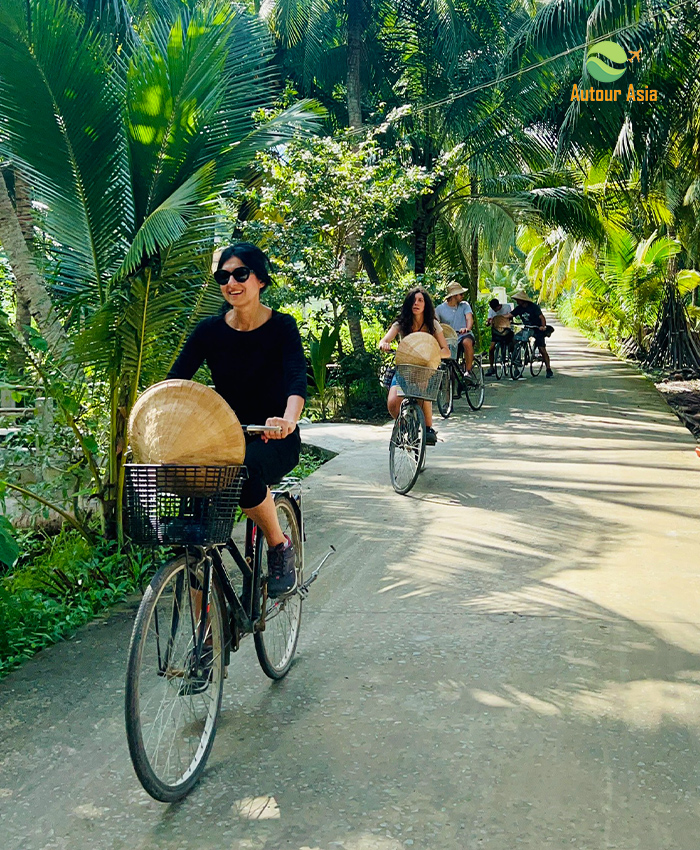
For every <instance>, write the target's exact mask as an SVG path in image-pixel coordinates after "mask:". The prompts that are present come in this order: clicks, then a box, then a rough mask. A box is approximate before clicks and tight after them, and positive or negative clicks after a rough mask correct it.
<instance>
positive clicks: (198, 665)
mask: <svg viewBox="0 0 700 850" xmlns="http://www.w3.org/2000/svg"><path fill="white" fill-rule="evenodd" d="M202 564H203V562H200V564H198V565H195V563H194V561H193V559H192V558H191V557H190V558H189V562H188V559H187V558H186V557H185V556H184V555H183V556H181V557H179V558H176V559H175V560H174V561H171V562H170V563H169V564H166V566H164V567H163V568H162V569H160V570H159V571H158V572H157V573H156V575H155V576H154V578H153V580H152V581H151V583H150V585H149V586H148V588H147V590H146V592H145V594H144V597H143V600H142V601H141V606H140V608H139V610H138V614H137V615H136V621H135V623H134V629H133V632H132V635H131V644H130V647H129V660H128V663H127V672H126V698H125V719H126V737H127V741H128V743H129V752H130V753H131V761H132V762H133V765H134V770H135V771H136V775H137V776H138V778H139V781H140V782H141V784H142V785H143V787H144V788H145V790H146V791H147V792H148V793H149V794H150V795H151V797H154V798H155V799H156V800H160V801H161V802H163V803H172V802H174V801H175V800H179V799H180V798H182V797H184V796H185V795H186V794H187V793H188V792H189V791H190V790H191V788H192V787H193V786H194V785H195V783H196V782H197V780H198V779H199V777H200V775H201V773H202V771H203V770H204V767H205V765H206V762H207V758H208V757H209V753H210V752H211V748H212V745H213V743H214V735H215V734H216V721H217V718H218V716H219V711H220V709H221V694H222V692H223V687H224V649H225V646H224V644H225V638H224V624H223V616H222V611H221V607H220V606H221V601H220V600H221V596H220V594H219V593H217V592H216V589H215V588H214V587H213V586H212V588H211V593H210V598H209V615H208V618H207V622H206V626H205V632H204V641H203V646H202V652H201V655H200V658H199V662H198V661H197V658H196V655H197V653H196V645H197V637H198V632H199V626H200V611H201V608H202V577H203V570H202Z"/></svg>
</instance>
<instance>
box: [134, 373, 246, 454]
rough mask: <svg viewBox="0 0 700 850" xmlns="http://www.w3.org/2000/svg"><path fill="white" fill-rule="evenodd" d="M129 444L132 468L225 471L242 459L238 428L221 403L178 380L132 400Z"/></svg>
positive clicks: (205, 389)
mask: <svg viewBox="0 0 700 850" xmlns="http://www.w3.org/2000/svg"><path fill="white" fill-rule="evenodd" d="M129 439H130V442H131V448H132V451H133V453H134V459H135V460H136V462H137V463H174V464H182V465H186V464H189V465H193V466H228V465H234V464H241V463H243V458H244V457H245V437H244V436H243V429H242V428H241V425H240V422H239V421H238V418H237V417H236V414H235V413H234V412H233V410H232V409H231V408H230V407H229V405H228V404H227V403H226V402H225V401H224V399H223V398H222V397H221V396H220V395H219V394H218V393H217V392H216V391H215V390H212V389H210V388H209V387H205V386H204V384H198V383H196V382H195V381H183V380H180V379H179V378H176V379H171V380H169V381H161V382H160V383H159V384H154V385H153V386H152V387H149V388H148V389H147V390H146V391H145V392H144V393H143V394H142V395H141V396H140V398H138V399H137V401H136V404H135V405H134V407H133V409H132V411H131V416H130V417H129Z"/></svg>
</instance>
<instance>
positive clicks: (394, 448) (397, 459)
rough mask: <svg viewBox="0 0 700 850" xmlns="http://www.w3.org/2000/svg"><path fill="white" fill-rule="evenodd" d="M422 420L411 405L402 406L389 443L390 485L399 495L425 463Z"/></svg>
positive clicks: (419, 411) (419, 409)
mask: <svg viewBox="0 0 700 850" xmlns="http://www.w3.org/2000/svg"><path fill="white" fill-rule="evenodd" d="M425 433H426V431H425V416H424V415H423V410H422V409H421V407H420V405H419V404H417V403H416V402H415V401H409V402H404V403H403V404H402V405H401V410H400V411H399V415H398V417H397V418H396V422H394V429H393V431H392V432H391V441H390V442H389V474H390V475H391V484H392V486H393V488H394V490H396V492H397V493H401V494H402V495H403V494H405V493H408V491H409V490H410V489H411V487H413V485H414V484H415V483H416V478H418V473H419V472H420V470H421V468H422V466H423V461H424V459H425Z"/></svg>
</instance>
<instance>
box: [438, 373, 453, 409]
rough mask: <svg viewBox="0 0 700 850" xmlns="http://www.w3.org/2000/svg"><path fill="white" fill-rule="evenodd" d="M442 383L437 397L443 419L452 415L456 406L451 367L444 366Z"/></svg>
mask: <svg viewBox="0 0 700 850" xmlns="http://www.w3.org/2000/svg"><path fill="white" fill-rule="evenodd" d="M441 368H442V383H441V384H440V390H439V392H438V396H437V406H438V410H439V411H440V416H442V418H443V419H447V417H448V416H449V415H450V414H451V413H452V409H453V406H454V403H453V395H452V370H451V369H450V367H449V366H447V365H445V366H442V367H441Z"/></svg>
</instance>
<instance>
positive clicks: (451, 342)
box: [445, 338, 459, 360]
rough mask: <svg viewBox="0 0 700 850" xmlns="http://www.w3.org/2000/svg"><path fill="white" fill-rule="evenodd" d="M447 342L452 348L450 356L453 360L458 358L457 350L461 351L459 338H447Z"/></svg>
mask: <svg viewBox="0 0 700 850" xmlns="http://www.w3.org/2000/svg"><path fill="white" fill-rule="evenodd" d="M445 342H446V343H447V347H448V348H449V349H450V357H451V358H452V359H453V360H456V359H457V352H458V351H459V340H458V339H452V338H450V339H447V340H445Z"/></svg>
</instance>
